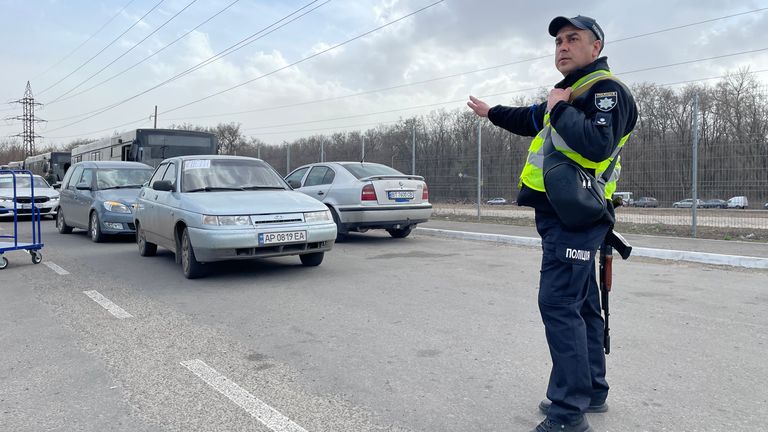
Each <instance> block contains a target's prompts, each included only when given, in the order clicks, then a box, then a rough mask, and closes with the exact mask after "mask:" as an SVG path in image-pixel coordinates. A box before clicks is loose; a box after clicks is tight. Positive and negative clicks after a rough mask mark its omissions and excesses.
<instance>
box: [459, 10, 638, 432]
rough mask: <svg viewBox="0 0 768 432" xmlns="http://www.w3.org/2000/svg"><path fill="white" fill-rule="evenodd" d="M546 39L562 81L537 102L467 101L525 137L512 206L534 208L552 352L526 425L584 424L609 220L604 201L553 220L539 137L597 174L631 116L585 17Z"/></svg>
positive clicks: (543, 430) (590, 401)
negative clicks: (582, 214)
mask: <svg viewBox="0 0 768 432" xmlns="http://www.w3.org/2000/svg"><path fill="white" fill-rule="evenodd" d="M549 34H550V35H552V36H554V37H555V67H556V68H557V70H558V71H559V72H560V73H562V74H563V77H564V78H563V80H562V81H560V82H559V83H557V84H555V88H554V89H552V90H551V91H550V92H549V96H548V97H547V101H546V102H543V103H541V104H538V105H532V106H530V107H507V106H501V105H497V106H495V107H493V108H491V107H490V106H489V105H488V104H486V103H485V102H483V101H481V100H479V99H477V98H475V97H472V96H470V100H469V102H467V105H469V107H470V108H471V109H472V110H473V111H474V112H475V113H476V114H477V115H479V116H481V117H487V118H488V119H489V120H490V121H491V122H492V123H493V124H494V125H496V126H499V127H502V128H504V129H506V130H508V131H510V132H512V133H514V134H518V135H525V136H533V137H535V138H534V139H533V141H532V142H531V146H530V148H529V153H528V160H527V162H526V164H525V167H524V168H523V172H522V174H521V176H520V192H519V194H518V200H517V202H518V205H524V206H530V207H533V208H534V209H535V214H536V229H537V231H538V232H539V235H541V239H542V250H543V258H542V263H541V275H540V281H539V311H540V312H541V317H542V321H543V322H544V329H545V333H546V336H547V343H548V344H549V352H550V355H551V357H552V371H551V374H550V378H549V386H548V388H547V399H545V400H544V401H542V402H541V403H540V404H539V408H540V409H541V410H542V411H543V412H544V413H545V414H546V415H547V417H546V418H545V419H544V421H542V422H541V423H540V424H539V425H538V426H537V427H536V428H535V429H534V431H533V432H547V431H560V432H585V431H592V428H591V427H590V426H589V423H588V422H587V419H586V418H585V416H584V413H587V412H605V411H606V410H607V409H608V406H607V405H606V398H607V396H608V383H607V382H606V379H605V354H604V352H603V318H602V316H601V314H600V300H599V288H598V284H597V280H596V277H595V254H596V252H597V249H598V247H599V245H600V243H601V242H602V241H603V239H604V238H605V235H606V233H607V232H608V230H609V229H610V228H611V227H612V224H613V208H612V207H611V206H610V204H609V210H610V213H609V214H607V215H606V217H605V218H603V219H602V220H600V221H598V222H595V223H593V224H591V225H590V226H587V227H585V228H580V229H571V228H568V227H566V226H565V225H563V223H562V222H561V221H560V219H559V218H558V217H557V214H556V213H555V212H554V210H553V208H552V206H551V205H550V203H549V201H548V199H547V196H546V194H545V188H544V180H543V158H544V153H543V149H542V147H543V143H544V140H545V139H551V140H552V142H553V146H554V149H555V151H560V152H563V153H564V154H565V155H566V156H568V157H569V158H571V159H572V160H574V161H576V162H577V163H579V164H580V165H581V166H582V167H584V168H585V169H587V170H588V171H590V172H591V173H592V174H597V175H600V174H601V173H602V172H603V171H605V170H606V168H607V166H608V165H610V161H611V160H613V158H614V157H617V152H618V150H619V149H620V148H621V147H622V146H623V145H624V143H625V142H626V141H627V138H628V137H629V133H630V132H631V131H632V129H633V128H634V126H635V123H636V121H637V108H636V106H635V102H634V99H633V98H632V95H631V93H630V92H629V90H628V89H627V88H626V87H625V86H624V85H623V84H622V83H621V82H620V81H619V80H618V79H616V78H615V77H613V76H612V74H611V72H610V69H609V68H608V62H607V58H606V57H599V55H600V52H601V51H602V49H603V45H604V43H605V35H604V34H603V30H602V29H601V28H600V26H599V25H598V24H597V22H596V21H595V20H594V19H592V18H590V17H586V16H581V15H579V16H577V17H574V18H566V17H557V18H555V19H553V20H552V22H551V23H550V24H549ZM619 171H620V167H619V165H618V164H617V166H616V169H615V170H614V172H613V175H612V176H611V179H610V182H609V183H608V184H607V185H606V191H605V192H606V198H607V197H610V196H611V194H612V193H613V191H614V190H615V189H616V180H617V179H618V173H619Z"/></svg>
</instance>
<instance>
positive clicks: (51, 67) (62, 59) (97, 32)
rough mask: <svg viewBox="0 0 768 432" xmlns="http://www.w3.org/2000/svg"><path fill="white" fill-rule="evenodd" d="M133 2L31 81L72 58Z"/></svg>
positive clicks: (131, 1) (132, 0)
mask: <svg viewBox="0 0 768 432" xmlns="http://www.w3.org/2000/svg"><path fill="white" fill-rule="evenodd" d="M134 1H136V0H130V1H129V2H128V3H126V4H125V6H123V7H122V9H120V10H119V11H118V12H117V13H116V14H114V15H112V18H110V19H108V20H107V22H105V23H104V24H102V26H101V27H99V29H98V30H96V32H95V33H93V34H92V35H90V36H89V37H88V39H86V40H84V41H83V42H82V43H81V44H80V45H78V46H77V47H76V48H75V49H73V50H72V51H70V52H69V54H67V55H65V56H64V57H62V58H61V60H59V61H57V62H56V63H54V64H53V65H51V66H50V67H49V68H48V69H46V70H45V71H43V72H41V73H39V74H37V75H36V76H35V77H34V78H32V81H34V80H36V79H38V78H40V77H41V76H43V75H45V74H47V73H48V72H50V71H51V69H53V68H55V67H56V66H58V65H60V64H61V63H62V62H63V61H64V60H66V59H68V58H69V57H71V56H72V54H74V53H75V52H77V50H79V49H80V48H82V47H83V45H85V44H87V43H88V42H89V41H90V40H91V39H93V38H94V37H95V36H96V35H97V34H99V33H100V32H101V31H102V30H104V28H105V27H106V26H108V25H109V23H111V22H112V21H114V19H115V18H117V17H118V16H120V14H121V13H123V11H124V10H125V9H127V8H128V6H130V5H131V3H133V2H134Z"/></svg>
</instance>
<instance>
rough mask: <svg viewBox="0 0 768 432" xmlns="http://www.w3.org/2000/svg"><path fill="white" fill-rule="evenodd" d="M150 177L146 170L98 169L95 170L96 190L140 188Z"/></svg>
mask: <svg viewBox="0 0 768 432" xmlns="http://www.w3.org/2000/svg"><path fill="white" fill-rule="evenodd" d="M151 175H152V170H151V169H148V168H100V169H98V170H96V187H97V189H120V188H140V187H141V185H143V184H144V183H145V182H146V181H147V180H149V176H151Z"/></svg>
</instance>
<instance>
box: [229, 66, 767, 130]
mask: <svg viewBox="0 0 768 432" xmlns="http://www.w3.org/2000/svg"><path fill="white" fill-rule="evenodd" d="M765 72H768V69H760V70H756V71H749V72H747V73H749V74H758V73H765ZM726 77H728V75H719V76H714V77H708V78H699V79H694V80H685V81H676V82H671V83H664V84H656V85H657V86H659V87H668V86H675V85H680V84H691V83H697V82H703V81H711V80H716V79H723V78H726ZM530 90H535V89H532V88H529V89H520V90H515V91H513V92H504V93H497V94H494V95H484V96H483V97H488V96H498V95H504V94H509V93H522V92H525V91H530ZM463 101H464V99H461V100H460V101H459V102H463ZM455 102H456V101H449V102H441V103H439V104H434V105H447V104H449V103H455ZM393 111H402V110H393ZM393 111H389V112H393ZM386 112H387V111H385V112H382V113H386ZM376 114H380V113H376ZM371 115H373V114H371ZM345 118H350V117H340V118H338V119H345ZM400 121H401V120H400V119H398V120H390V121H383V122H369V123H357V124H352V125H344V126H335V127H324V128H313V129H301V130H288V131H272V132H259V133H258V134H256V135H258V136H261V135H283V134H296V133H306V132H321V131H327V130H341V129H349V128H354V127H363V126H377V125H384V124H391V123H397V122H400ZM249 130H253V129H252V128H249V129H243V131H249Z"/></svg>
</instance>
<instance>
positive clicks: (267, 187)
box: [243, 185, 285, 190]
mask: <svg viewBox="0 0 768 432" xmlns="http://www.w3.org/2000/svg"><path fill="white" fill-rule="evenodd" d="M259 189H281V190H283V189H285V187H283V186H267V185H263V186H259V185H253V186H243V190H259Z"/></svg>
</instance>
